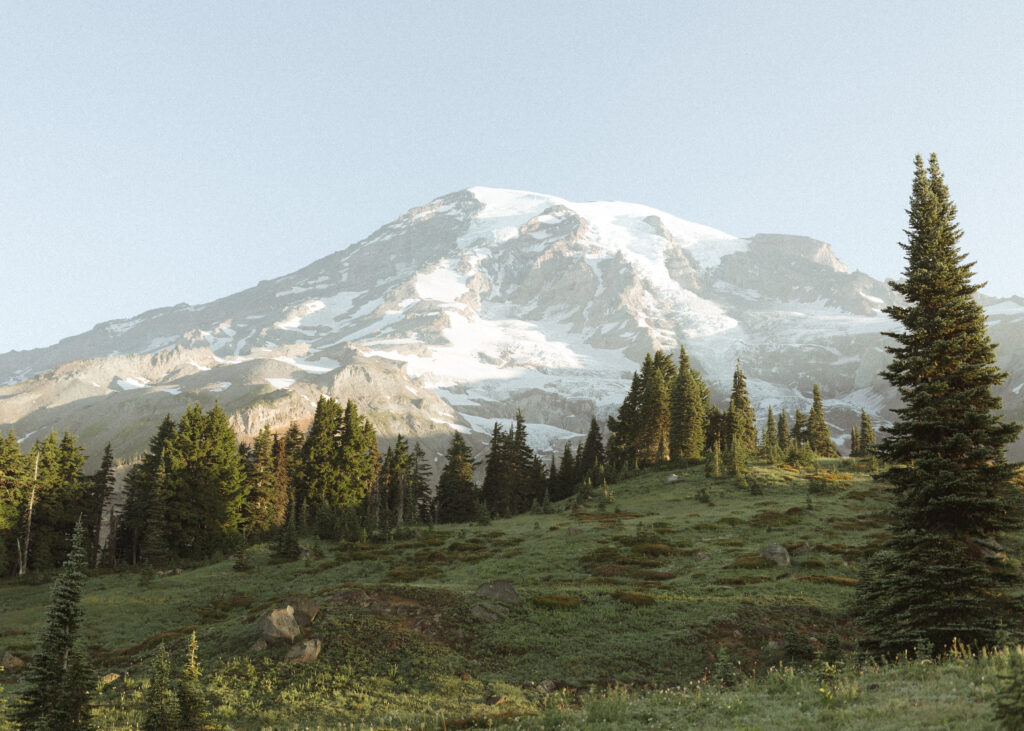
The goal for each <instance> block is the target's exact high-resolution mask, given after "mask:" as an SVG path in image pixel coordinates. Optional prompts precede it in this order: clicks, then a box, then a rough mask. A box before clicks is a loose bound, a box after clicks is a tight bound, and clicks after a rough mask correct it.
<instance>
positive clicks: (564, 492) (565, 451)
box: [553, 442, 578, 500]
mask: <svg viewBox="0 0 1024 731" xmlns="http://www.w3.org/2000/svg"><path fill="white" fill-rule="evenodd" d="M577 473H578V471H577V469H576V458H575V457H574V456H573V453H572V445H570V444H569V442H566V443H565V446H564V447H563V448H562V463H561V464H560V465H558V478H557V480H556V484H557V486H558V487H557V489H556V490H555V493H554V495H553V497H554V499H555V500H564V499H565V498H567V497H569V496H570V495H572V494H573V493H574V492H576V475H577Z"/></svg>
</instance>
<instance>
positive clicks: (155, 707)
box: [142, 642, 181, 731]
mask: <svg viewBox="0 0 1024 731" xmlns="http://www.w3.org/2000/svg"><path fill="white" fill-rule="evenodd" d="M143 701H144V702H145V704H146V711H145V714H144V715H143V717H142V731H176V730H177V729H180V728H181V709H180V708H179V707H178V697H177V695H176V694H175V692H174V678H173V671H172V669H171V655H170V653H169V652H167V647H166V646H165V645H164V643H163V642H161V643H160V646H159V647H158V648H157V650H156V656H155V657H154V658H153V671H152V672H151V673H150V676H149V685H148V686H147V687H146V690H145V692H144V693H143Z"/></svg>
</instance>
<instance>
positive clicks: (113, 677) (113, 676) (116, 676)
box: [100, 673, 121, 685]
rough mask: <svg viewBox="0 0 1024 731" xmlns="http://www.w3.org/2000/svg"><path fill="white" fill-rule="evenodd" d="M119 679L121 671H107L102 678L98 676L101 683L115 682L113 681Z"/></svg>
mask: <svg viewBox="0 0 1024 731" xmlns="http://www.w3.org/2000/svg"><path fill="white" fill-rule="evenodd" d="M120 679H121V673H107V674H106V675H104V676H103V677H102V678H100V682H101V683H102V684H103V685H110V684H111V683H115V682H117V681H118V680H120Z"/></svg>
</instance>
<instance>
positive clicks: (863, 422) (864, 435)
mask: <svg viewBox="0 0 1024 731" xmlns="http://www.w3.org/2000/svg"><path fill="white" fill-rule="evenodd" d="M857 446H858V447H859V449H860V456H862V457H869V456H871V453H872V448H873V447H874V446H875V430H874V428H873V427H872V426H871V417H870V416H868V412H867V411H865V410H864V409H861V410H860V430H859V433H858V435H857Z"/></svg>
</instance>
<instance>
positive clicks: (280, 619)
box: [256, 605, 302, 645]
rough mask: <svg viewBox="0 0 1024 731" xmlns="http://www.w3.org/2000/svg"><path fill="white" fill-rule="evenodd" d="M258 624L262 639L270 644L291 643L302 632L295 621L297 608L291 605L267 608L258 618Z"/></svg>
mask: <svg viewBox="0 0 1024 731" xmlns="http://www.w3.org/2000/svg"><path fill="white" fill-rule="evenodd" d="M256 626H257V627H258V628H259V631H260V637H261V639H263V640H264V641H265V642H266V643H267V644H270V645H274V644H285V645H287V644H291V643H292V642H293V641H294V640H295V638H296V637H298V636H299V635H300V634H302V630H301V629H300V628H299V625H298V623H297V622H296V621H295V610H294V609H293V608H292V607H291V606H290V605H289V606H285V607H278V608H275V609H269V610H267V611H266V612H264V613H263V615H262V616H261V617H260V618H259V619H258V620H256Z"/></svg>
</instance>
